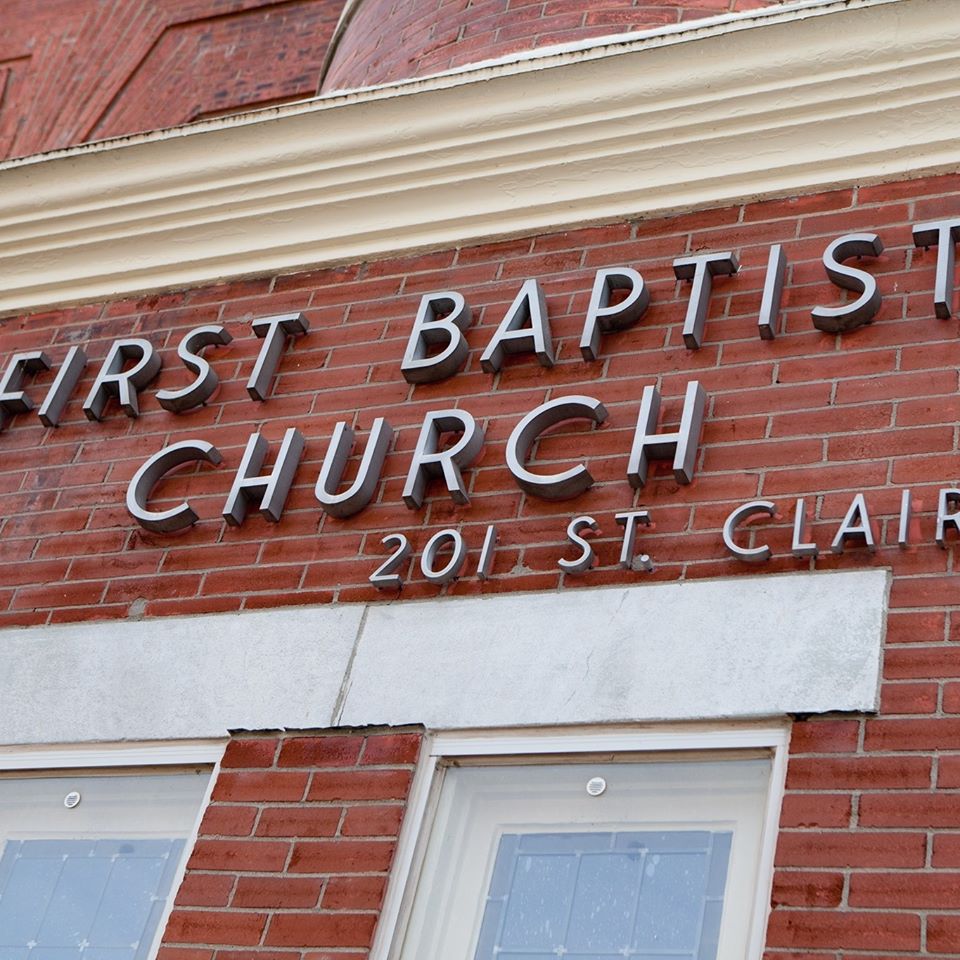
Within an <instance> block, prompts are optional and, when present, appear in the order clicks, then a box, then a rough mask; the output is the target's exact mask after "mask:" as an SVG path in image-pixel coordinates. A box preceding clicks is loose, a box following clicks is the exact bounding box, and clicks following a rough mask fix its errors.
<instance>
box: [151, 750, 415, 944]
mask: <svg viewBox="0 0 960 960" xmlns="http://www.w3.org/2000/svg"><path fill="white" fill-rule="evenodd" d="M420 741H421V735H420V734H419V733H416V732H396V731H380V732H369V731H365V732H362V733H361V732H352V731H351V732H344V731H336V732H318V733H313V732H311V733H310V734H309V735H305V734H304V733H284V734H276V733H272V734H266V735H263V736H243V737H239V738H237V739H234V740H232V741H231V742H230V743H229V745H228V746H227V750H226V754H225V756H224V760H223V764H222V767H221V770H220V775H219V777H218V778H217V782H216V785H215V786H214V790H213V797H212V800H211V803H210V806H209V807H208V808H207V810H206V813H205V814H204V817H203V822H202V824H201V827H200V834H199V836H198V838H197V843H196V846H195V847H194V850H193V853H192V855H191V857H190V860H189V863H188V864H187V872H186V875H185V877H184V880H183V883H182V884H181V887H180V890H179V891H178V893H177V897H176V902H175V907H174V910H173V912H172V914H171V916H170V920H169V922H168V924H167V929H166V932H165V934H164V938H163V946H162V948H161V951H160V960H214V958H226V957H228V956H229V958H230V960H239V958H241V957H252V956H254V955H256V956H258V957H260V958H265V957H270V958H271V960H278V958H290V960H294V958H297V957H306V956H307V955H309V960H333V958H336V960H363V958H365V957H366V956H367V952H368V949H369V947H370V944H371V942H372V939H373V932H374V929H375V927H376V923H377V919H378V917H379V911H380V905H381V903H382V900H383V894H384V890H385V888H386V883H387V876H388V873H389V871H390V866H391V864H392V862H393V856H394V852H395V850H396V840H397V834H398V832H399V829H400V823H401V821H402V819H403V814H404V810H405V807H406V799H407V794H408V791H409V789H410V781H411V779H412V777H413V769H414V765H415V762H416V759H417V754H418V751H419V748H420ZM327 951H330V952H327Z"/></svg>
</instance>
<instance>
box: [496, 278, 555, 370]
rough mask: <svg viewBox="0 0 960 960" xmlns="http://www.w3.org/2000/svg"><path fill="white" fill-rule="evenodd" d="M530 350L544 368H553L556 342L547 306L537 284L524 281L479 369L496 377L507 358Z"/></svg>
mask: <svg viewBox="0 0 960 960" xmlns="http://www.w3.org/2000/svg"><path fill="white" fill-rule="evenodd" d="M531 350H532V351H533V352H534V353H535V354H536V355H537V360H539V361H540V365H541V366H543V367H552V366H553V363H554V355H553V338H552V336H551V334H550V319H549V317H548V316H547V302H546V300H545V299H544V296H543V290H541V289H540V284H539V283H538V282H537V281H536V280H526V281H524V284H523V286H522V287H521V288H520V292H519V293H518V294H517V296H516V297H515V298H514V301H513V303H512V304H510V307H509V308H508V310H507V313H506V315H505V316H504V318H503V320H502V321H501V322H500V326H499V327H497V332H496V333H495V334H494V335H493V339H492V340H491V341H490V343H489V344H488V345H487V349H486V350H484V351H483V356H481V357H480V366H481V367H482V368H483V369H484V370H485V371H486V372H487V373H496V372H497V371H498V370H499V369H500V368H501V367H502V366H503V358H504V355H505V354H507V353H526V352H528V351H531Z"/></svg>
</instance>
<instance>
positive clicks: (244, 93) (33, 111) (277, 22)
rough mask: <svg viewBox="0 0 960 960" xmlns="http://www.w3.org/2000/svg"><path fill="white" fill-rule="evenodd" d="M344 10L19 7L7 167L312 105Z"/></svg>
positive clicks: (47, 2) (6, 123) (155, 2)
mask: <svg viewBox="0 0 960 960" xmlns="http://www.w3.org/2000/svg"><path fill="white" fill-rule="evenodd" d="M341 7H342V3H341V0H177V2H176V3H165V2H163V0H146V2H143V3H131V2H130V0H42V2H36V0H9V2H7V3H5V4H4V5H3V40H2V51H3V52H2V54H0V92H2V95H3V100H2V110H0V157H20V156H26V155H28V154H33V153H40V152H42V151H46V150H54V149H58V148H61V147H66V146H70V145H73V144H77V143H84V142H85V141H88V140H100V139H103V138H105V137H116V136H123V135H126V134H132V133H139V132H141V131H144V130H156V129H158V128H160V127H167V126H175V125H176V124H181V123H188V122H189V121H191V120H200V119H204V118H206V117H211V116H218V115H220V114H225V113H231V112H236V111H239V110H244V109H247V110H250V109H254V108H256V107H262V106H267V105H269V104H272V103H276V102H280V101H286V100H295V99H303V98H304V97H310V96H313V95H314V94H315V93H316V90H317V84H318V83H319V78H320V68H321V65H322V63H323V58H324V54H325V53H326V51H327V46H328V44H329V42H330V38H331V36H332V35H333V29H334V26H335V25H336V22H337V18H338V17H339V15H340V9H341ZM106 51H109V53H108V54H106V55H105V52H106Z"/></svg>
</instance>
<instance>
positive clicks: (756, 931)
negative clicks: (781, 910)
mask: <svg viewBox="0 0 960 960" xmlns="http://www.w3.org/2000/svg"><path fill="white" fill-rule="evenodd" d="M780 735H781V738H780V739H779V740H778V741H777V742H776V743H775V744H772V745H771V746H772V747H773V769H772V770H771V771H770V790H769V792H768V793H767V809H766V814H765V816H764V820H763V842H762V845H761V848H760V862H759V864H758V865H757V891H756V895H757V900H756V902H755V904H754V909H753V922H752V927H751V930H750V948H749V953H748V954H747V956H748V957H750V958H757V960H759V958H761V957H762V956H763V950H764V947H765V946H766V942H767V922H768V920H769V918H770V893H771V891H772V890H773V870H774V860H775V858H776V853H777V837H778V835H779V831H780V808H781V807H782V806H783V795H784V792H785V790H786V785H787V759H788V754H789V752H790V727H788V726H787V727H782V728H781V729H780Z"/></svg>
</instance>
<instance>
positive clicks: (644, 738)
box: [369, 719, 790, 960]
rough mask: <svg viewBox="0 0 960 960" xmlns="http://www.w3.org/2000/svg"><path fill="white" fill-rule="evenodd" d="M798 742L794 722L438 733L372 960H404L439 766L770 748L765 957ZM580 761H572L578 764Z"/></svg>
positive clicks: (757, 928)
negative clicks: (793, 740) (790, 757)
mask: <svg viewBox="0 0 960 960" xmlns="http://www.w3.org/2000/svg"><path fill="white" fill-rule="evenodd" d="M789 743H790V721H789V720H788V719H783V720H772V721H766V722H764V723H750V724H736V725H733V724H723V725H720V724H682V725H680V724H676V725H662V724H661V725H657V726H649V727H643V728H638V727H633V728H617V729H611V728H593V729H584V728H579V729H577V730H563V729H558V728H551V729H548V730H519V731H518V730H481V731H475V732H449V733H435V734H433V735H430V736H427V737H424V741H423V745H422V747H421V751H420V759H419V762H418V764H417V769H416V773H415V774H414V778H413V783H412V785H411V788H410V796H409V799H408V804H407V812H406V816H405V817H404V822H403V827H402V829H401V831H400V837H399V840H398V844H397V853H396V856H395V858H394V863H393V870H392V872H391V876H390V881H389V883H388V885H387V893H386V897H385V898H384V902H383V909H382V911H381V913H380V921H379V923H378V924H377V930H376V935H375V937H374V941H373V946H372V948H371V950H370V958H369V960H396V958H397V957H398V956H399V951H400V947H401V942H400V941H401V940H402V933H403V931H404V930H405V926H406V921H407V920H408V919H409V914H410V909H411V906H412V903H413V897H414V893H415V887H416V880H417V878H418V874H419V868H420V866H421V863H422V859H423V856H424V854H425V852H426V845H427V841H428V840H429V835H430V832H431V825H432V820H433V813H434V811H435V809H436V804H437V800H438V799H439V778H438V777H437V770H438V766H439V765H440V764H441V763H443V762H445V761H451V760H457V759H469V758H471V757H503V758H504V759H505V760H506V759H509V760H510V761H511V762H522V761H523V759H524V758H530V759H531V760H532V759H534V758H541V757H546V756H551V755H558V756H559V755H563V756H564V757H566V758H574V759H575V758H576V755H577V754H605V753H655V752H659V753H664V752H669V753H683V752H687V751H689V752H702V753H705V754H709V753H710V752H712V751H721V750H722V751H729V750H755V749H756V750H769V751H770V754H771V771H770V784H769V791H768V794H767V802H766V809H765V811H764V818H763V825H762V835H761V836H762V839H761V849H760V861H759V864H758V872H757V878H758V882H757V889H756V890H755V891H754V897H755V900H754V901H753V903H754V909H753V919H752V921H751V927H750V933H749V947H748V950H747V954H746V958H745V960H761V957H762V955H763V948H764V941H765V939H766V929H767V918H768V915H769V911H770V891H771V888H772V884H773V862H774V854H775V852H776V843H777V833H778V830H779V824H780V806H781V803H782V800H783V791H784V784H785V781H786V772H787V751H788V747H789ZM571 762H572V761H571Z"/></svg>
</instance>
